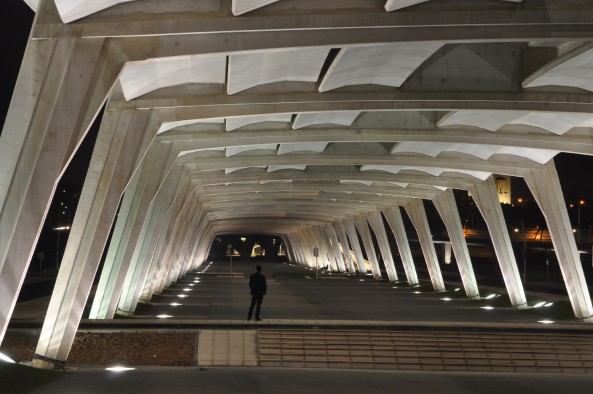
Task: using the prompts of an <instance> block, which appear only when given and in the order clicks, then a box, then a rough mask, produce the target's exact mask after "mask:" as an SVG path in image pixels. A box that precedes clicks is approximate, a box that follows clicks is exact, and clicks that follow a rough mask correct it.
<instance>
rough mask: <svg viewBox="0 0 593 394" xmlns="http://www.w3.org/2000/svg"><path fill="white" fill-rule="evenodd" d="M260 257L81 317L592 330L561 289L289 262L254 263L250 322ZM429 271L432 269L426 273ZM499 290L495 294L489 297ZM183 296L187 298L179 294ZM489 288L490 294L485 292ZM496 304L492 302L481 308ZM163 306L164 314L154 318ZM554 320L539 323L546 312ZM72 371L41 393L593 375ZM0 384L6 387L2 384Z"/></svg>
mask: <svg viewBox="0 0 593 394" xmlns="http://www.w3.org/2000/svg"><path fill="white" fill-rule="evenodd" d="M255 264H256V263H254V262H237V261H233V265H232V271H231V265H230V263H229V262H228V261H219V262H214V263H213V264H210V265H205V266H203V267H202V268H201V269H200V270H198V271H197V272H191V273H188V275H186V276H185V277H184V278H180V279H179V280H178V281H177V282H176V283H173V284H171V286H169V288H167V289H166V290H165V291H163V292H162V294H158V295H155V296H154V297H153V299H152V300H151V302H150V303H145V304H141V305H139V307H138V309H137V311H136V314H135V316H134V317H133V318H132V319H114V320H111V321H94V320H83V322H82V326H81V327H84V325H85V324H91V325H92V324H98V325H101V324H105V325H106V327H107V326H108V327H109V329H117V327H118V325H122V327H123V326H124V325H125V326H126V328H127V329H129V325H132V326H134V325H136V326H135V329H137V330H142V329H143V327H146V326H150V325H152V328H154V325H158V327H160V328H165V329H166V328H167V326H168V325H170V326H172V327H176V328H179V327H180V326H181V327H183V325H189V326H191V327H195V326H197V327H202V328H208V327H209V326H211V327H212V326H213V327H218V328H219V327H226V328H232V329H235V328H243V327H247V328H249V327H251V328H258V327H270V326H274V327H276V326H301V327H307V326H308V327H316V326H323V325H333V326H339V327H349V326H364V327H373V326H377V327H387V328H389V327H402V326H421V325H428V326H431V325H434V326H438V327H450V328H453V329H455V328H456V327H459V328H464V327H465V328H467V327H472V326H475V327H501V328H505V327H506V328H525V327H528V328H532V329H537V328H538V327H542V328H543V327H545V329H547V330H549V329H553V327H563V328H569V329H575V330H585V331H588V330H591V331H592V332H593V329H592V328H591V326H592V325H590V324H585V323H579V322H576V321H575V320H574V318H571V317H565V318H562V310H560V309H562V307H561V305H562V303H566V301H565V300H564V299H563V297H559V296H552V295H550V296H547V295H542V294H532V295H529V297H528V298H529V300H530V304H531V305H535V304H536V303H541V302H546V303H549V304H551V305H550V306H548V307H541V308H529V309H527V310H517V309H514V308H512V307H511V306H510V305H509V303H508V299H507V298H506V296H505V295H504V291H503V290H500V289H498V291H497V290H496V289H492V288H488V289H481V294H482V296H483V297H484V298H483V299H481V300H469V299H467V298H465V297H464V296H463V290H462V289H460V288H459V285H458V284H450V285H448V290H447V291H446V292H443V293H435V292H434V291H432V289H431V287H430V282H429V281H427V280H426V281H425V282H424V283H423V285H422V286H421V287H419V288H410V287H409V286H407V284H406V283H405V282H404V283H389V282H388V281H387V280H381V281H377V280H374V279H373V278H372V277H370V276H360V275H359V276H354V277H352V276H345V275H340V274H332V275H329V274H328V273H320V274H319V275H317V279H316V273H315V271H314V270H313V271H312V270H306V269H303V268H302V267H297V266H294V265H291V264H288V263H278V262H273V263H272V262H258V264H261V265H262V266H263V271H262V273H264V274H265V275H266V277H267V280H268V294H267V295H266V297H265V298H264V302H263V306H262V317H263V321H261V322H254V321H250V322H247V321H246V315H247V310H248V307H249V302H250V295H249V289H248V279H249V275H250V274H251V272H253V271H254V269H255ZM425 279H427V278H425ZM492 294H494V295H495V296H491V295H492ZM180 296H181V297H180ZM488 296H490V297H489V298H488V299H485V298H486V297H488ZM48 301H49V299H48V298H45V299H38V300H34V301H27V302H23V303H20V304H18V305H17V307H16V311H15V314H14V316H13V320H14V321H16V322H18V321H21V322H23V321H24V322H26V321H30V322H34V321H40V320H41V319H42V318H43V315H44V313H45V307H44V305H45V306H46V305H47V302H48ZM485 306H491V307H493V308H494V309H484V308H483V307H485ZM158 315H166V316H168V317H166V318H157V316H158ZM551 319H553V320H554V321H556V323H555V324H543V323H539V322H540V321H543V320H551ZM69 371H70V373H68V374H66V375H65V376H63V377H61V378H59V379H58V380H56V381H54V382H52V383H50V384H48V385H46V386H45V387H43V388H41V389H39V390H37V391H35V392H36V393H105V392H109V393H112V394H113V393H120V392H121V393H123V392H126V393H129V392H143V393H157V392H158V393H162V392H175V393H186V392H188V393H189V392H200V393H293V392H294V393H297V392H298V393H321V392H323V393H355V392H356V393H360V392H361V391H364V392H366V393H393V392H396V393H397V392H402V393H404V392H405V393H500V392H507V393H519V392H537V393H558V392H560V391H563V392H565V393H572V392H574V393H576V392H584V390H586V391H590V387H591V385H592V384H593V376H587V375H568V374H561V375H560V374H559V375H554V374H541V373H540V374H537V373H534V374H522V373H521V374H519V373H478V372H476V373H465V372H447V373H444V372H405V371H385V372H382V371H355V370H314V369H289V368H282V369H272V368H252V367H243V368H197V367H142V366H137V367H136V369H135V370H132V371H126V372H119V373H115V372H110V371H105V370H104V369H102V368H98V367H88V366H85V367H82V366H69ZM0 392H2V391H1V390H0Z"/></svg>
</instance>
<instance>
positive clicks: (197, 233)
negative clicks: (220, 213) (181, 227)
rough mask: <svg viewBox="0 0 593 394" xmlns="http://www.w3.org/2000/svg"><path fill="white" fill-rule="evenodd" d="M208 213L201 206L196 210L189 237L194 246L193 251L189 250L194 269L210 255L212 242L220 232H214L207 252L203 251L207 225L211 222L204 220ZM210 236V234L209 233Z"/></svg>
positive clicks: (192, 268)
mask: <svg viewBox="0 0 593 394" xmlns="http://www.w3.org/2000/svg"><path fill="white" fill-rule="evenodd" d="M205 215H206V213H205V211H204V210H203V209H202V207H201V206H198V207H197V209H196V212H195V218H194V220H193V224H192V226H193V228H192V229H191V230H190V234H189V239H190V242H191V243H192V245H193V246H192V247H190V249H191V251H190V252H189V260H190V261H191V268H190V269H191V270H192V271H194V270H196V269H198V268H199V267H200V266H202V264H204V262H205V261H206V260H207V258H208V255H209V253H210V249H211V248H212V243H213V242H214V239H215V238H216V236H217V235H218V234H216V233H215V234H214V235H213V238H212V240H211V241H210V243H209V244H208V245H209V246H208V248H207V250H206V253H203V252H202V249H201V246H202V240H203V239H204V236H205V235H206V234H209V233H207V232H206V229H207V228H206V225H208V224H210V223H209V222H207V221H205V220H204V217H205ZM208 236H209V235H208Z"/></svg>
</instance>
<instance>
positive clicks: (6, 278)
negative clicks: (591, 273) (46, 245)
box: [0, 0, 593, 367]
mask: <svg viewBox="0 0 593 394" xmlns="http://www.w3.org/2000/svg"><path fill="white" fill-rule="evenodd" d="M516 3H521V4H516ZM28 4H29V5H31V6H32V7H33V8H35V9H36V10H37V13H38V17H37V18H36V21H35V23H34V26H33V29H32V33H31V38H30V40H29V43H28V45H27V49H26V52H25V57H24V59H23V63H22V67H21V73H20V74H19V79H18V81H17V84H16V87H15V90H14V95H13V99H12V101H11V105H10V108H9V111H8V116H7V121H6V123H5V125H4V129H3V131H2V135H1V137H0V159H1V165H0V209H1V211H0V212H1V216H0V230H1V231H0V291H1V294H0V340H1V338H2V337H3V335H4V332H5V330H6V326H7V324H8V321H9V320H10V317H11V315H12V312H13V309H14V305H15V302H16V297H17V295H18V293H19V290H20V288H21V285H22V282H23V280H24V276H25V273H26V272H27V268H28V265H29V261H30V259H31V256H32V253H33V251H34V250H35V245H36V243H37V237H38V234H39V230H40V228H41V226H42V224H43V221H44V218H45V213H46V212H47V207H48V205H49V204H50V202H51V200H52V197H53V195H54V192H55V184H56V182H57V181H58V180H59V178H60V176H61V175H62V174H63V172H64V170H65V169H66V167H67V165H68V163H69V162H70V160H71V159H72V157H73V155H74V154H75V152H76V149H77V148H78V146H79V145H80V142H81V141H82V139H83V138H84V136H85V133H86V132H87V130H88V129H89V127H90V126H91V124H92V123H93V122H94V120H95V119H96V118H101V120H100V130H99V136H98V138H97V143H96V145H95V149H94V152H93V154H92V158H91V164H90V166H89V171H88V173H87V177H86V180H85V183H84V186H83V190H82V194H81V198H80V202H79V206H78V210H77V212H76V216H75V218H74V222H73V223H72V229H71V232H70V238H69V241H68V244H67V246H66V251H65V253H64V256H63V258H62V261H61V264H60V266H61V269H60V272H59V274H58V278H57V282H56V289H55V292H54V295H53V296H52V298H51V300H50V303H49V308H48V312H47V317H46V320H45V323H44V328H43V330H42V333H41V337H40V341H39V345H38V349H37V353H38V354H39V356H41V357H42V358H44V359H46V360H57V361H65V360H66V359H67V356H68V352H69V349H70V346H71V343H72V340H73V338H74V335H75V333H76V329H77V327H78V324H79V322H80V320H81V319H82V317H83V316H82V315H83V308H84V305H86V304H87V301H88V298H89V295H90V294H91V285H92V283H93V280H94V278H95V275H100V279H99V283H100V285H99V289H98V290H97V292H96V295H97V296H96V299H94V300H93V306H92V316H93V317H97V318H110V317H112V316H113V315H114V314H115V313H121V314H130V313H133V312H134V311H135V310H136V307H137V305H138V302H140V301H146V300H151V299H152V298H153V295H154V294H155V292H156V293H159V292H161V291H162V290H163V289H164V288H165V287H166V286H168V285H170V284H171V283H173V282H175V281H176V280H177V279H178V278H180V277H183V275H184V274H185V273H186V272H188V271H191V270H194V269H196V268H198V267H200V266H201V265H202V264H203V263H204V262H205V260H206V256H207V255H208V249H209V247H210V245H211V243H212V241H213V240H214V239H215V237H216V236H217V235H219V234H228V233H241V232H245V231H253V229H254V228H257V229H258V231H259V232H262V233H267V234H276V235H280V236H281V237H283V239H284V240H286V243H287V244H288V243H290V245H287V246H286V247H287V248H288V249H289V250H290V251H291V259H292V262H294V263H297V264H300V265H303V266H313V265H314V264H315V262H316V259H315V257H314V256H313V254H312V250H313V248H316V247H317V248H319V250H320V255H319V257H318V258H319V260H320V263H321V264H323V265H324V266H325V265H327V266H328V267H331V268H332V269H334V271H336V272H343V271H352V269H356V270H357V272H359V273H362V274H365V273H367V272H370V273H372V275H373V277H374V278H375V279H379V278H381V277H382V275H383V274H382V272H381V270H380V266H379V262H378V260H379V258H380V259H381V260H382V261H387V264H388V269H387V272H386V274H387V275H386V276H388V277H389V278H390V279H392V280H393V279H395V277H396V275H395V274H396V272H395V271H393V270H392V267H391V266H390V257H391V256H390V255H389V251H388V250H387V248H386V245H385V240H384V237H383V233H384V232H386V231H389V229H386V228H384V224H383V223H381V220H380V218H381V215H382V214H381V212H389V209H392V208H395V207H397V208H395V209H400V207H404V208H405V209H406V210H407V211H408V212H413V213H412V214H411V215H410V216H415V217H416V219H415V226H416V228H417V231H419V232H422V233H423V236H421V238H424V240H423V249H424V253H425V256H426V259H427V261H429V268H430V272H431V275H432V284H433V288H434V290H437V291H439V290H441V287H442V285H441V283H440V279H439V273H438V267H439V266H438V265H437V262H436V261H434V253H433V252H432V249H433V248H434V245H432V244H431V240H430V239H428V237H426V234H428V233H429V232H428V231H427V228H426V225H425V224H423V221H424V220H423V217H422V212H421V210H420V206H419V205H418V201H422V200H424V201H426V202H429V201H433V202H434V203H435V204H436V205H437V206H440V215H441V216H442V218H443V220H444V221H445V223H446V227H447V231H448V232H449V238H450V241H451V243H452V250H453V251H454V254H455V257H456V260H457V261H459V263H458V264H459V267H460V271H461V272H462V277H463V289H464V291H465V293H466V294H465V295H466V296H467V297H468V298H473V297H476V296H477V287H476V280H475V277H473V273H472V269H471V260H470V258H469V257H470V256H469V254H468V253H467V247H466V245H465V241H464V240H463V236H462V227H461V222H460V220H459V215H458V213H457V207H456V206H455V205H454V204H451V201H450V197H447V195H450V194H451V190H452V189H460V190H466V191H471V192H472V195H474V199H475V202H476V204H477V205H478V206H479V209H480V210H481V212H482V214H483V215H484V217H485V219H486V222H487V223H488V229H489V231H490V235H491V239H492V242H493V245H494V248H495V250H496V254H497V258H498V260H499V261H498V263H499V266H500V269H501V272H502V273H503V276H504V278H505V285H506V287H507V292H508V294H509V296H510V299H511V302H512V304H513V305H514V306H515V307H524V306H525V304H526V300H525V295H524V290H523V287H522V283H521V281H520V280H519V276H518V271H517V264H516V261H514V260H515V259H514V256H513V254H512V253H511V252H512V250H511V247H510V241H509V234H508V228H507V226H506V223H505V220H504V217H503V216H502V213H501V209H500V206H498V203H497V202H496V196H495V194H493V189H492V188H493V184H494V181H493V177H494V176H495V175H496V174H502V175H507V176H513V177H520V178H524V179H525V180H526V182H527V184H528V186H529V188H530V189H531V191H532V193H533V194H534V196H535V199H536V201H537V204H538V205H539V207H540V208H541V210H542V211H543V212H544V216H545V218H546V225H547V227H548V228H549V230H550V234H551V236H552V242H553V244H554V249H555V251H556V255H557V258H558V261H559V262H560V266H561V267H562V272H563V280H564V284H565V286H566V288H567V290H568V294H569V298H570V302H571V305H572V309H573V313H574V316H575V317H576V318H578V319H582V320H592V319H593V306H592V304H591V297H590V294H589V288H588V286H587V284H586V281H585V279H584V274H583V271H582V267H581V263H580V258H579V252H578V249H577V245H576V242H575V239H574V234H573V232H572V229H571V225H570V221H569V219H568V213H567V208H566V204H565V201H564V197H563V194H562V190H561V187H560V181H559V179H558V174H557V173H556V170H555V165H554V161H553V158H554V157H555V156H556V155H558V154H559V153H561V152H568V153H572V154H581V155H592V154H593V133H592V129H591V126H593V104H592V103H593V101H592V99H591V90H590V86H591V84H590V78H589V76H588V70H589V68H590V63H591V47H590V44H589V41H590V40H591V39H593V23H592V22H591V21H593V9H591V7H590V2H588V1H586V0H580V1H579V0H577V1H575V2H571V3H570V5H569V6H565V5H564V4H563V3H562V2H555V1H552V2H550V1H543V0H533V1H526V2H516V1H496V2H485V3H484V4H483V5H482V4H481V3H480V4H478V3H475V4H474V3H472V4H469V3H467V4H466V3H465V2H460V4H458V5H454V4H451V7H452V8H448V6H447V5H446V4H445V5H443V4H440V2H432V1H426V2H423V1H388V2H377V1H371V0H368V1H366V0H352V1H344V2H341V3H340V5H339V7H337V6H336V3H335V1H331V0H318V1H315V2H314V7H313V6H308V5H307V4H308V3H307V4H303V5H299V6H297V7H302V8H298V10H297V11H298V12H294V9H293V6H294V4H293V3H292V2H290V1H286V2H285V1H269V0H262V1H257V0H235V1H232V2H228V1H218V0H209V1H204V2H187V1H180V0H179V1H178V0H170V1H166V2H163V1H160V2H156V1H144V2H142V3H140V2H136V1H118V0H112V1H104V2H100V3H97V2H93V1H84V0H42V1H40V2H34V1H31V2H28ZM139 10H141V11H142V12H138V11H139ZM246 13H247V14H248V15H246V16H240V15H244V14H246ZM508 20H512V21H513V23H512V24H509V23H507V22H506V21H508ZM501 21H504V22H501ZM559 21H561V22H559ZM573 76H574V78H572V77H573ZM575 86H578V87H575ZM558 87H560V89H559V88H558ZM104 104H105V109H106V111H105V113H101V110H102V108H103V107H104ZM122 195H123V196H122ZM120 202H121V207H120V209H119V212H118V205H119V203H120ZM414 204H416V205H414ZM409 207H414V208H409ZM392 219H393V216H392ZM396 221H397V219H396ZM369 222H370V223H371V224H372V226H373V228H372V229H371V227H370V226H369ZM328 226H332V227H334V228H337V229H338V230H339V231H337V232H336V237H334V235H333V233H332V232H331V231H327V229H328ZM342 226H343V230H344V231H341V227H342ZM391 226H393V223H391ZM112 228H113V229H114V234H115V235H116V236H115V237H112V241H111V242H110V243H109V244H107V240H108V237H109V234H110V232H111V230H112ZM357 232H358V233H357ZM373 234H375V235H376V236H377V237H378V238H379V250H375V247H374V245H373ZM358 235H360V236H361V241H362V243H360V242H359V237H358ZM399 236H400V239H399V241H398V244H399V245H401V246H400V248H401V249H402V251H403V254H404V255H407V252H406V246H405V241H404V239H403V234H402V233H401V231H399ZM410 236H411V235H410ZM345 237H346V238H347V241H348V242H346V239H345ZM336 238H342V239H341V245H340V246H341V248H338V245H335V242H336ZM346 243H349V244H350V247H351V249H352V251H353V255H354V260H353V259H352V256H351V255H350V250H349V248H344V246H345V244H346ZM363 251H364V254H366V255H367V256H368V260H366V261H365V260H364V259H363ZM103 252H106V256H107V260H106V263H105V265H104V269H103V270H102V272H100V273H97V269H98V267H99V264H100V260H101V256H102V255H103V254H104V253H103ZM391 252H392V253H395V252H396V251H391ZM337 253H342V256H341V258H340V257H338V256H337ZM346 255H348V256H346ZM348 259H350V262H351V264H348V265H345V264H342V263H341V261H342V260H346V261H348ZM404 263H405V268H406V269H405V270H404V274H405V275H404V276H405V277H407V278H409V280H410V282H411V284H412V285H414V284H415V271H416V269H417V267H418V266H419V265H420V263H419V262H414V261H411V260H410V258H409V256H408V257H407V258H406V259H405V260H404ZM404 276H402V277H404ZM37 364H38V366H41V367H50V366H51V362H45V361H44V362H38V363H37Z"/></svg>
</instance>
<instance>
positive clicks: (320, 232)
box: [313, 226, 337, 271]
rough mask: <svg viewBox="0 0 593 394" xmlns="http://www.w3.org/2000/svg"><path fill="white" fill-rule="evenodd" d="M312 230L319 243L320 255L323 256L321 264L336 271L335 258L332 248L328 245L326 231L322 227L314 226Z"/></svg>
mask: <svg viewBox="0 0 593 394" xmlns="http://www.w3.org/2000/svg"><path fill="white" fill-rule="evenodd" d="M313 232H314V233H315V237H316V238H317V240H318V242H319V243H320V244H321V247H320V250H319V252H320V255H322V256H323V258H324V263H323V264H322V266H323V267H327V269H329V270H332V271H337V265H336V258H335V256H334V248H333V247H332V246H331V245H330V243H329V242H328V241H329V238H328V236H327V233H326V232H325V231H324V228H322V227H319V226H317V227H314V228H313Z"/></svg>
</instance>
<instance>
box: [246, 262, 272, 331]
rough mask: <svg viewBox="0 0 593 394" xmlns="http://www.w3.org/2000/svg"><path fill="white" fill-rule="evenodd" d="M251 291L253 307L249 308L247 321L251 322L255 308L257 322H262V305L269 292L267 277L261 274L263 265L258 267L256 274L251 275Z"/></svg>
mask: <svg viewBox="0 0 593 394" xmlns="http://www.w3.org/2000/svg"><path fill="white" fill-rule="evenodd" d="M249 290H250V291H251V305H250V306H249V313H248V314H247V320H251V316H252V315H253V308H254V307H255V320H256V321H257V320H261V318H260V311H261V303H262V301H263V300H264V295H266V291H267V290H268V286H267V284H266V277H265V276H264V275H263V274H262V273H261V265H256V266H255V272H254V273H253V274H251V276H250V277H249Z"/></svg>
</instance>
